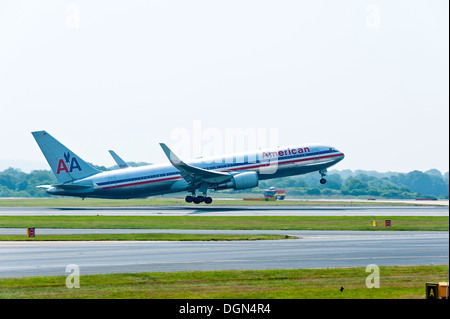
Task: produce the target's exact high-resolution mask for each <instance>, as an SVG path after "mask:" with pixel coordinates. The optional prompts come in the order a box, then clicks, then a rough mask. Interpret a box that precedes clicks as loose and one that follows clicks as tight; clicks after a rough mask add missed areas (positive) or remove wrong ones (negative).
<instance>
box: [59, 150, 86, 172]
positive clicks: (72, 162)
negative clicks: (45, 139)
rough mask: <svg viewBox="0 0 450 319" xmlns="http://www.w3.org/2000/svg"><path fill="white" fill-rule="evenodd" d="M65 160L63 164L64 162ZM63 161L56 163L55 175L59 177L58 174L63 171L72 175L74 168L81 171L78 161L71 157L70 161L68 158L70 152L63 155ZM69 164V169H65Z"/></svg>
mask: <svg viewBox="0 0 450 319" xmlns="http://www.w3.org/2000/svg"><path fill="white" fill-rule="evenodd" d="M64 160H65V162H64ZM64 160H63V159H60V160H59V162H58V169H57V170H56V174H58V175H59V173H61V171H64V172H66V173H72V172H73V170H74V169H75V168H76V169H78V170H79V171H81V170H82V169H81V167H80V164H78V161H77V159H76V157H72V159H71V158H70V152H67V153H64ZM69 162H70V166H69V167H70V168H67V165H66V163H67V164H69Z"/></svg>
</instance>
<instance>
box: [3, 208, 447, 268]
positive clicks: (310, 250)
mask: <svg viewBox="0 0 450 319" xmlns="http://www.w3.org/2000/svg"><path fill="white" fill-rule="evenodd" d="M6 215H17V216H52V215H67V216H70V215H78V216H79V215H86V216H89V215H106V216H148V215H157V216H164V215H170V216H186V215H188V216H193V218H195V216H255V218H257V217H258V216H268V215H271V216H448V215H449V210H448V207H411V206H407V207H406V206H405V207H392V206H387V207H385V206H379V207H316V206H309V207H308V206H302V207H299V206H297V207H291V206H283V207H258V206H250V207H249V206H237V207H236V206H233V207H217V206H192V207H190V206H173V207H155V206H154V207H130V208H64V207H63V208H0V220H1V216H6ZM151 232H153V233H162V232H163V233H191V234H200V233H209V234H219V233H220V234H283V235H293V236H297V237H298V239H287V240H264V241H230V242H225V241H223V242H220V241H216V242H208V241H186V242H160V241H158V242H151V241H128V242H124V241H108V242H95V241H90V242H88V241H78V242H74V241H72V242H70V241H69V242H50V241H48V242H40V241H34V242H27V241H16V242H7V241H4V242H0V277H29V276H67V275H68V274H67V273H66V272H65V271H66V267H67V266H68V265H71V264H75V265H78V266H79V268H80V274H81V275H83V274H103V273H124V272H162V271H169V272H170V271H197V270H232V269H288V268H328V267H358V266H361V267H365V266H367V265H369V264H376V265H378V266H383V265H429V264H448V261H449V233H448V232H405V231H368V232H366V231H286V230H264V231H262V230H254V231H250V230H174V229H132V230H130V229H126V230H123V229H106V230H105V229H48V228H47V229H46V228H38V229H36V235H37V236H39V235H40V234H90V233H94V234H100V233H151ZM0 234H3V235H4V234H18V235H25V234H26V229H23V228H21V229H19V228H0Z"/></svg>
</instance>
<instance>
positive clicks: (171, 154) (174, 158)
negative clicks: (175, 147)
mask: <svg viewBox="0 0 450 319" xmlns="http://www.w3.org/2000/svg"><path fill="white" fill-rule="evenodd" d="M159 145H160V146H161V148H162V149H163V151H164V153H165V154H166V156H167V158H168V159H169V161H170V162H171V163H172V164H175V165H176V164H181V163H183V162H182V161H181V160H180V158H179V157H178V156H176V155H175V153H174V152H172V150H171V149H170V148H169V147H168V146H167V145H166V144H164V143H159Z"/></svg>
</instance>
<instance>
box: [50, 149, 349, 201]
mask: <svg viewBox="0 0 450 319" xmlns="http://www.w3.org/2000/svg"><path fill="white" fill-rule="evenodd" d="M343 158H344V154H343V153H342V152H340V151H338V150H336V149H335V148H333V147H330V146H325V145H293V146H289V147H279V148H272V149H266V150H259V151H255V152H248V153H241V154H232V155H229V156H225V157H210V158H199V159H194V160H190V161H186V164H189V165H191V166H194V167H197V168H201V169H205V170H208V171H215V172H227V173H230V174H239V173H243V172H255V173H256V174H257V180H258V181H259V180H267V179H273V178H279V177H286V176H294V175H301V174H306V173H310V172H314V171H321V172H322V171H324V170H326V169H327V168H328V167H330V166H332V165H335V164H336V163H338V162H339V161H341V160H342V159H343ZM67 169H69V168H67ZM255 173H253V175H255ZM255 176H256V175H255ZM255 178H256V177H255ZM256 183H257V182H256ZM68 184H69V186H71V185H72V187H65V188H64V189H63V188H59V187H57V186H56V187H51V188H49V189H48V190H47V192H48V193H49V194H52V195H65V196H77V197H82V198H85V197H96V198H139V197H148V196H153V195H162V194H170V193H176V192H182V191H191V192H195V189H192V184H189V183H188V182H187V181H186V180H185V179H184V178H183V177H182V176H181V174H180V171H179V170H177V169H176V168H175V167H174V166H173V165H172V164H171V163H167V164H155V165H146V166H141V167H130V168H127V169H118V170H114V171H105V172H100V173H98V174H95V175H92V176H89V177H86V178H83V179H78V180H76V181H73V182H72V183H68ZM78 186H82V187H79V188H78ZM255 186H256V185H254V186H252V187H255ZM208 188H209V189H227V188H231V187H230V184H227V183H209V184H208ZM246 188H247V187H246ZM248 188H250V187H248Z"/></svg>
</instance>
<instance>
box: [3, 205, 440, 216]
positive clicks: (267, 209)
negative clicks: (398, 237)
mask: <svg viewBox="0 0 450 319" xmlns="http://www.w3.org/2000/svg"><path fill="white" fill-rule="evenodd" d="M7 215H9V216H153V215H155V216H189V215H201V216H449V208H448V206H446V207H445V206H356V207H351V206H257V205H249V206H247V205H241V206H214V205H212V206H205V205H202V206H194V204H193V206H145V207H139V206H135V207H86V208H85V207H81V208H79V207H77V208H72V207H54V208H53V207H0V216H7Z"/></svg>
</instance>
